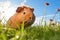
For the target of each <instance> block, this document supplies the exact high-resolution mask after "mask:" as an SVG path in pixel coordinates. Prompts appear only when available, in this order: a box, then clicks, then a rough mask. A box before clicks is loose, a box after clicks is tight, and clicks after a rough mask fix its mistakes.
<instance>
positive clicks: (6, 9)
mask: <svg viewBox="0 0 60 40" xmlns="http://www.w3.org/2000/svg"><path fill="white" fill-rule="evenodd" d="M46 2H48V3H49V4H50V5H49V6H48V7H46V5H45V3H46ZM21 4H23V5H24V4H25V5H28V6H31V7H33V8H34V14H35V16H36V21H35V23H37V20H41V19H42V17H43V16H45V17H46V20H47V21H49V19H50V18H52V17H53V16H54V15H55V13H56V9H57V8H60V0H0V12H1V13H2V14H1V15H2V16H4V17H5V19H8V18H9V17H10V16H12V15H13V14H14V12H15V9H16V8H17V7H18V6H20V5H21ZM55 19H57V20H55V21H60V12H58V13H57V15H56V17H55ZM38 22H39V21H38Z"/></svg>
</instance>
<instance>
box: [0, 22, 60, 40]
mask: <svg viewBox="0 0 60 40" xmlns="http://www.w3.org/2000/svg"><path fill="white" fill-rule="evenodd" d="M0 40H60V26H54V27H51V26H44V27H43V26H33V27H27V28H25V29H24V22H23V23H22V25H21V28H19V29H17V30H16V29H13V28H8V27H7V26H4V25H2V24H1V22H0Z"/></svg>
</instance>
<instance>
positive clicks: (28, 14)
mask: <svg viewBox="0 0 60 40" xmlns="http://www.w3.org/2000/svg"><path fill="white" fill-rule="evenodd" d="M33 11H34V8H30V7H27V6H22V7H18V8H17V9H16V14H18V15H19V16H20V17H21V19H22V20H23V21H25V25H27V26H29V25H31V24H33V23H34V21H35V15H34V13H33Z"/></svg>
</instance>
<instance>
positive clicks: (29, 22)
mask: <svg viewBox="0 0 60 40" xmlns="http://www.w3.org/2000/svg"><path fill="white" fill-rule="evenodd" d="M31 23H32V19H31V20H29V21H25V22H24V24H25V25H27V24H31Z"/></svg>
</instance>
